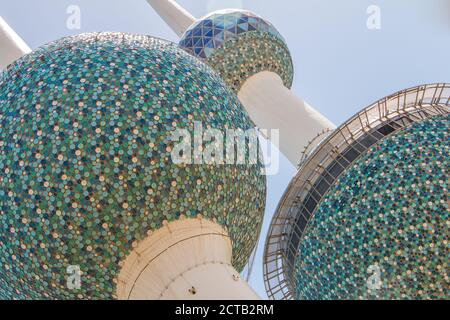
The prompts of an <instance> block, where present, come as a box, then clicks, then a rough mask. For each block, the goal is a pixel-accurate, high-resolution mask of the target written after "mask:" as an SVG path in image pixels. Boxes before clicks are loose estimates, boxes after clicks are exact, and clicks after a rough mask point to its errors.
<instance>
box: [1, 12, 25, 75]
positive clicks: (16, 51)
mask: <svg viewBox="0 0 450 320" xmlns="http://www.w3.org/2000/svg"><path fill="white" fill-rule="evenodd" d="M30 52H31V49H30V47H28V45H27V44H26V43H25V41H23V40H22V38H21V37H20V36H19V35H18V34H17V33H16V32H15V31H14V30H13V29H12V28H11V27H10V26H9V25H8V23H6V21H5V20H4V19H3V18H2V17H1V16H0V69H5V68H6V67H7V66H8V65H9V64H11V63H13V62H14V61H16V60H17V59H19V58H20V57H22V56H23V55H25V54H27V53H30Z"/></svg>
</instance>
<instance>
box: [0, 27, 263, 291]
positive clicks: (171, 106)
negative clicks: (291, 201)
mask: <svg viewBox="0 0 450 320" xmlns="http://www.w3.org/2000/svg"><path fill="white" fill-rule="evenodd" d="M194 121H198V122H201V123H202V125H203V126H204V128H205V129H206V128H208V127H211V128H216V129H219V130H220V131H221V132H224V131H225V129H226V128H229V129H242V130H247V129H251V128H253V126H254V125H253V123H252V122H251V121H250V119H249V117H248V115H247V114H246V113H245V110H244V109H243V107H242V106H241V104H240V103H239V101H238V99H237V97H236V95H235V94H234V93H233V92H232V91H231V90H230V89H229V88H228V86H227V85H226V84H225V83H224V82H223V81H222V79H221V78H220V77H219V76H218V75H217V74H216V73H215V72H214V71H213V70H212V69H211V68H210V67H208V66H207V65H205V64H204V63H202V62H201V61H199V60H198V59H196V58H194V57H192V56H191V55H189V54H188V53H186V52H185V51H184V50H181V49H180V48H179V47H178V45H176V44H172V43H169V42H167V41H163V40H159V39H155V38H153V37H148V36H133V35H127V34H122V33H99V34H84V35H79V36H75V37H69V38H65V39H62V40H58V41H56V42H54V43H51V44H50V45H47V46H44V47H41V48H40V49H38V50H36V51H34V52H33V53H31V54H30V55H27V56H25V57H24V58H22V59H21V60H19V61H17V62H16V63H14V64H13V65H11V66H10V67H9V69H8V71H7V72H5V73H4V74H3V75H2V78H1V81H0V299H1V298H3V299H13V298H14V299H15V298H19V299H43V298H44V299H45V298H51V299H67V298H70V299H72V298H80V299H85V298H89V299H110V298H114V297H115V293H116V283H115V281H116V280H115V279H117V276H118V274H119V272H120V268H121V262H122V261H123V260H124V259H125V258H126V257H127V256H128V254H129V253H130V251H131V250H132V249H133V247H134V246H135V245H136V244H137V242H138V241H140V240H142V239H144V238H146V237H147V236H148V235H149V233H150V232H151V231H155V230H157V229H159V228H160V227H161V226H162V225H163V223H164V221H169V222H170V221H173V220H176V219H178V218H180V216H181V215H184V216H185V217H187V218H196V217H197V216H198V215H202V216H203V217H204V218H205V219H209V220H211V221H216V222H217V223H218V224H220V225H221V226H223V227H224V228H225V229H226V230H227V231H228V233H229V235H230V238H231V241H232V245H233V265H234V266H235V267H236V268H237V269H238V270H240V269H242V267H243V266H244V264H245V263H246V262H247V260H248V257H249V256H250V254H251V251H252V249H253V247H254V245H255V244H256V241H257V237H258V231H259V228H260V226H261V222H262V217H263V213H264V205H265V177H264V176H263V175H261V168H262V165H261V164H256V165H252V164H239V165H232V164H227V165H219V164H210V165H207V164H192V165H190V164H176V163H174V162H173V161H172V158H171V150H172V149H173V147H174V143H175V142H174V141H172V138H171V136H172V133H173V131H174V130H175V129H177V128H180V129H186V130H188V131H189V132H190V133H192V132H193V131H194V129H193V128H194ZM70 266H75V268H76V266H79V268H80V269H81V272H82V274H81V287H80V288H79V289H77V288H75V289H72V288H70V287H69V286H67V280H68V277H69V274H68V273H67V268H68V267H70Z"/></svg>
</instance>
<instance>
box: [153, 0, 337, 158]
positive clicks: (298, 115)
mask: <svg viewBox="0 0 450 320" xmlns="http://www.w3.org/2000/svg"><path fill="white" fill-rule="evenodd" d="M148 1H149V3H150V4H151V5H152V6H153V8H154V9H155V10H156V11H157V12H158V13H159V14H160V15H161V16H162V17H163V18H164V20H166V22H167V23H168V24H169V26H170V27H172V29H174V30H175V29H176V30H179V29H177V28H179V27H180V26H181V24H177V23H176V22H175V21H172V20H170V21H169V20H168V19H166V18H165V16H167V10H168V9H167V7H170V8H171V10H180V12H179V14H178V15H179V16H180V17H183V15H184V14H185V12H186V10H184V9H182V8H181V7H180V6H179V5H175V4H174V1H172V0H170V1H168V0H159V1H156V0H155V1H151V0H148ZM156 3H157V4H156ZM163 4H165V6H164V5H163ZM171 16H172V17H175V16H176V14H175V13H173V12H172V13H171ZM180 21H186V20H183V19H182V18H180ZM186 24H187V23H186V22H184V24H183V26H184V27H185V29H184V30H183V31H185V30H186V29H187V28H188V27H189V26H186ZM180 33H181V34H182V33H183V32H180ZM238 97H239V99H240V101H241V103H242V104H243V105H244V107H245V108H246V110H247V112H248V113H249V115H250V117H251V118H252V120H253V121H254V122H255V124H256V125H257V126H258V127H259V128H261V129H278V130H280V135H279V137H280V142H279V148H280V151H281V152H282V153H283V154H284V155H285V156H286V157H287V158H288V159H289V161H290V162H291V163H292V164H293V165H295V166H296V165H298V164H299V161H300V158H301V155H302V152H303V151H304V150H305V148H306V147H308V149H312V148H314V146H315V145H316V144H317V143H319V142H320V141H321V140H320V139H315V138H316V137H317V136H319V135H320V134H322V133H323V132H326V131H330V130H334V129H335V128H336V126H335V125H334V124H333V123H332V122H331V121H330V120H328V119H327V118H326V117H325V116H323V115H322V114H321V113H319V112H318V111H317V110H315V109H314V108H312V107H311V106H310V105H308V104H307V103H306V102H304V101H303V100H301V99H300V98H298V97H297V96H296V95H295V94H294V93H293V92H292V91H291V90H289V89H288V88H286V87H285V86H284V84H283V82H282V81H281V78H280V77H279V76H278V75H277V74H276V73H273V72H261V73H258V74H256V75H254V76H252V77H250V78H249V79H247V80H246V82H245V83H244V85H243V86H242V88H241V89H240V91H239V92H238Z"/></svg>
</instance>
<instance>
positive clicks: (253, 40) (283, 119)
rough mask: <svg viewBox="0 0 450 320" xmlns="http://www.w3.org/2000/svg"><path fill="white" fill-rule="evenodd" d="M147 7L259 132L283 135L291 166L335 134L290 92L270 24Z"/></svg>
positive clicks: (283, 55) (159, 0)
mask: <svg viewBox="0 0 450 320" xmlns="http://www.w3.org/2000/svg"><path fill="white" fill-rule="evenodd" d="M147 1H148V2H149V3H150V4H151V5H152V6H153V8H154V9H155V10H156V11H157V12H158V13H159V14H160V16H161V17H162V18H163V19H164V20H165V21H166V23H167V24H168V25H169V26H170V27H171V28H172V29H173V31H175V32H176V33H177V34H178V35H179V36H180V38H181V40H180V46H181V47H182V48H184V49H185V50H186V51H188V52H189V53H191V54H192V55H194V56H196V57H197V58H199V59H200V60H202V61H204V62H205V63H207V64H208V65H210V66H211V67H212V68H213V69H214V70H215V71H216V72H217V73H218V74H219V75H220V76H221V77H222V78H223V79H224V81H225V82H226V83H227V84H228V85H229V86H230V87H231V88H232V89H233V90H234V92H235V93H236V94H237V96H238V97H239V100H240V101H241V103H242V105H243V106H244V107H245V109H246V111H247V112H248V114H249V115H250V118H251V119H252V120H253V121H254V122H255V124H256V125H257V127H259V128H261V129H277V130H279V135H280V141H279V149H280V151H281V152H282V153H283V154H284V155H285V156H286V157H287V158H288V159H289V161H290V162H291V163H292V164H293V165H295V166H297V165H298V163H299V162H300V159H301V156H302V153H304V152H305V153H307V152H308V150H310V149H312V148H313V147H314V145H316V144H317V143H318V142H319V141H320V140H321V138H323V137H324V136H326V135H328V134H329V132H330V131H332V130H334V129H335V125H334V124H333V123H331V122H330V121H329V120H328V119H327V118H325V117H324V116H323V115H321V114H320V113H319V112H317V111H316V110H315V109H314V108H312V107H311V106H309V105H308V104H307V103H306V102H304V101H302V100H301V99H299V98H298V97H296V96H295V95H294V94H293V93H292V92H291V90H290V87H291V85H292V79H293V72H294V70H293V64H292V59H291V55H290V53H289V49H288V47H287V45H286V43H285V41H284V39H283V37H282V36H281V35H280V33H279V32H278V31H277V30H276V29H275V28H274V26H273V25H272V24H270V23H269V22H268V21H266V20H264V19H262V18H261V17H259V16H257V15H255V14H253V13H251V12H248V11H244V10H223V11H218V12H214V13H211V14H209V15H207V16H205V17H203V18H201V19H198V20H197V19H195V18H194V17H193V16H192V15H191V14H189V13H188V12H186V10H184V9H183V8H181V7H180V5H178V4H177V3H176V2H175V1H173V0H147Z"/></svg>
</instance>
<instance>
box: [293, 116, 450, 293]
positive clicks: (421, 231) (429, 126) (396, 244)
mask: <svg viewBox="0 0 450 320" xmlns="http://www.w3.org/2000/svg"><path fill="white" fill-rule="evenodd" d="M449 125H450V118H449V116H448V115H446V116H438V117H434V118H430V119H428V120H424V121H422V122H418V123H415V124H413V125H411V126H409V127H407V128H406V129H403V130H401V131H399V132H397V133H395V134H393V135H391V136H389V137H387V138H385V139H383V140H382V141H381V142H380V143H379V144H376V145H374V146H372V147H371V148H370V149H369V150H368V152H367V153H364V154H363V155H362V156H361V157H360V158H359V159H357V160H356V161H355V162H354V163H353V164H352V165H351V167H350V168H349V169H348V170H346V171H345V172H344V173H343V174H342V175H341V176H340V177H339V178H338V180H337V181H336V183H335V184H334V185H333V186H332V187H331V189H330V190H329V191H328V193H327V195H326V196H325V197H324V198H323V199H322V201H321V203H320V204H319V207H318V209H317V211H316V213H315V216H314V218H313V219H312V220H311V221H310V223H309V225H308V227H307V228H306V231H305V233H304V238H303V240H302V242H301V244H300V247H299V252H298V253H299V255H298V258H297V260H296V263H295V268H296V270H295V277H296V280H297V284H296V287H297V298H299V299H360V298H363V299H372V298H375V299H429V298H431V299H439V298H448V296H449V292H448V267H449V266H448V237H449V221H450V220H449V219H450V213H449V207H448V202H447V193H448V168H449V166H450V163H449V159H450V157H449V156H450V154H449V145H448V140H449V136H448V132H449Z"/></svg>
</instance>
